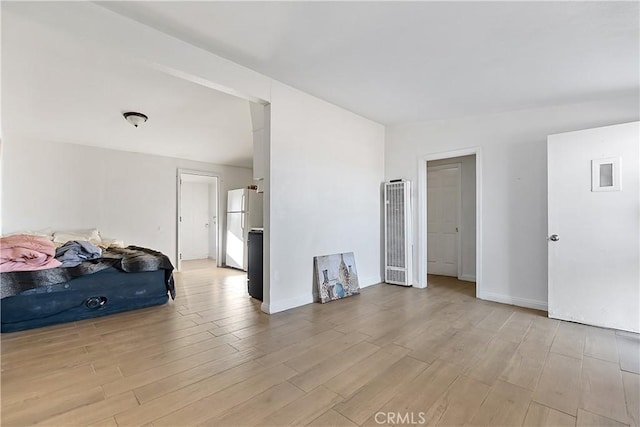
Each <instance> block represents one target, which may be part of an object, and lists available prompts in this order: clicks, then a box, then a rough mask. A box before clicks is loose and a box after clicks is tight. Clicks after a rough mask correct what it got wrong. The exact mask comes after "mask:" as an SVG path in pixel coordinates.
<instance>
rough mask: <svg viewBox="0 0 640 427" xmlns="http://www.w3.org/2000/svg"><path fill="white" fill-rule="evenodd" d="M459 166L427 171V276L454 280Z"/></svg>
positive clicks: (456, 271) (457, 225)
mask: <svg viewBox="0 0 640 427" xmlns="http://www.w3.org/2000/svg"><path fill="white" fill-rule="evenodd" d="M459 223H460V166H459V165H446V166H436V167H433V168H427V273H429V274H438V275H442V276H453V277H458V246H459V244H460V242H459V239H458V227H459Z"/></svg>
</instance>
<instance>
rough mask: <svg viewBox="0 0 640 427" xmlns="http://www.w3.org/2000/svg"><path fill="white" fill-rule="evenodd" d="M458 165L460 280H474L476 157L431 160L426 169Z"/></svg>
mask: <svg viewBox="0 0 640 427" xmlns="http://www.w3.org/2000/svg"><path fill="white" fill-rule="evenodd" d="M454 163H460V180H461V182H460V191H461V193H462V194H461V199H462V209H461V213H462V215H461V216H462V218H461V219H460V222H461V227H460V255H461V256H462V271H461V272H460V278H461V279H463V280H469V281H474V280H475V279H476V156H473V155H472V156H460V157H452V158H449V159H442V160H431V161H429V162H427V167H431V166H441V165H450V164H454Z"/></svg>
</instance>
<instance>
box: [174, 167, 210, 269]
mask: <svg viewBox="0 0 640 427" xmlns="http://www.w3.org/2000/svg"><path fill="white" fill-rule="evenodd" d="M218 181H219V178H218V177H217V176H214V175H211V174H209V173H207V172H199V171H183V170H179V171H178V230H177V231H178V254H177V260H178V270H179V271H182V270H183V269H184V268H187V269H189V268H190V267H193V268H198V269H201V268H205V267H207V266H210V267H219V266H220V230H219V206H220V203H219V182H218Z"/></svg>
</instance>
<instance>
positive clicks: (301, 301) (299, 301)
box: [260, 279, 381, 314]
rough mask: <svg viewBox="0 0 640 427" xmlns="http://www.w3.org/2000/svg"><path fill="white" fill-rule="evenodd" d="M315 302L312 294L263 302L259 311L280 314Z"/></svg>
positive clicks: (374, 281) (367, 285)
mask: <svg viewBox="0 0 640 427" xmlns="http://www.w3.org/2000/svg"><path fill="white" fill-rule="evenodd" d="M380 282H381V280H378V279H374V280H370V281H367V282H364V284H361V285H360V289H362V288H366V287H369V286H373V285H377V284H378V283H380ZM313 302H315V297H314V295H313V293H312V294H311V295H300V296H297V297H293V298H288V299H284V300H280V301H270V302H269V304H267V303H265V302H263V303H262V305H261V306H260V310H262V311H263V312H265V313H267V314H275V313H280V312H281V311H285V310H291V309H292V308H296V307H300V306H303V305H307V304H311V303H313Z"/></svg>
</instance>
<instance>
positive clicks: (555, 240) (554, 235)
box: [549, 234, 560, 242]
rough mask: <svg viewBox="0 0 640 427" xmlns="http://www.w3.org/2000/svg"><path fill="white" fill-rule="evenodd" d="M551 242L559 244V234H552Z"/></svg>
mask: <svg viewBox="0 0 640 427" xmlns="http://www.w3.org/2000/svg"><path fill="white" fill-rule="evenodd" d="M549 240H551V241H552V242H557V241H558V240H560V236H558V235H557V234H552V235H551V236H549Z"/></svg>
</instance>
